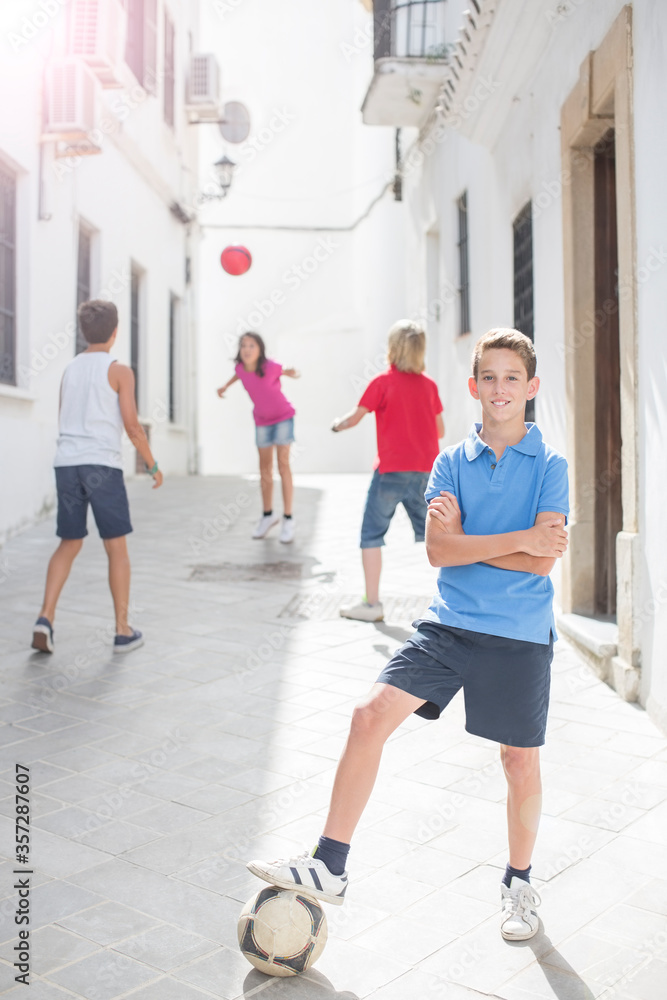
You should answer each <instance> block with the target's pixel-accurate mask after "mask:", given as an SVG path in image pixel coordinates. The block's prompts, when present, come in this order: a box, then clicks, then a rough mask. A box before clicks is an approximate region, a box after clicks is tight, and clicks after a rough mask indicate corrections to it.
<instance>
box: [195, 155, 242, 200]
mask: <svg viewBox="0 0 667 1000" xmlns="http://www.w3.org/2000/svg"><path fill="white" fill-rule="evenodd" d="M213 169H214V170H215V173H216V176H217V178H218V185H219V187H220V190H219V191H214V192H212V193H208V192H206V193H205V194H200V195H199V200H200V201H221V200H222V199H223V198H226V197H227V195H228V194H229V189H230V187H231V186H232V177H233V176H234V170H235V169H236V164H235V163H234V161H233V160H230V159H229V157H228V156H222V157H221V158H220V159H219V160H218V161H217V163H214V164H213Z"/></svg>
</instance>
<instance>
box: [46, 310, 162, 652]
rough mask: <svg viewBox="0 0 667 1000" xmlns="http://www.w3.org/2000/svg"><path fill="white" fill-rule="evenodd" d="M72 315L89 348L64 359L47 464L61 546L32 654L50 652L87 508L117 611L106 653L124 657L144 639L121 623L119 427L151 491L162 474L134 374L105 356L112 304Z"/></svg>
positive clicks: (123, 570) (123, 505) (126, 581)
mask: <svg viewBox="0 0 667 1000" xmlns="http://www.w3.org/2000/svg"><path fill="white" fill-rule="evenodd" d="M78 317H79V323H80V326H81V332H82V333H83V336H84V337H85V339H86V341H87V342H88V348H87V350H85V351H83V353H81V354H78V355H77V356H76V357H75V358H74V359H73V360H72V361H70V363H69V364H68V366H67V368H66V369H65V373H64V375H63V380H62V383H61V386H60V416H59V436H58V447H57V451H56V458H55V462H54V466H55V471H56V490H57V495H58V523H57V529H56V534H57V535H58V536H59V537H60V539H61V541H60V545H59V546H58V548H57V549H56V551H55V552H54V553H53V555H52V556H51V561H50V562H49V568H48V571H47V574H46V588H45V591H44V602H43V604H42V609H41V611H40V613H39V617H38V618H37V621H36V622H35V626H34V630H33V636H32V648H33V649H38V650H40V651H41V652H43V653H52V652H53V621H54V618H55V613H56V605H57V603H58V598H59V597H60V592H61V590H62V589H63V587H64V585H65V582H66V580H67V577H68V576H69V573H70V570H71V568H72V563H73V562H74V560H75V558H76V556H77V555H78V554H79V552H80V551H81V546H82V544H83V539H84V538H85V536H86V535H87V534H88V529H87V527H86V520H87V514H88V505H89V504H90V506H91V507H92V509H93V515H94V517H95V522H96V524H97V528H98V531H99V533H100V537H101V538H102V541H103V542H104V548H105V549H106V553H107V557H108V559H109V586H110V588H111V596H112V598H113V603H114V609H115V613H116V635H115V638H114V644H113V651H114V653H127V652H129V651H130V650H132V649H136V648H137V646H141V645H142V643H143V636H142V634H141V632H139V631H137V630H136V629H134V628H132V627H131V626H130V625H129V624H128V621H127V615H128V608H129V603H130V560H129V556H128V552H127V541H126V535H128V534H129V533H130V532H131V531H132V525H131V523H130V510H129V506H128V502H127V492H126V490H125V483H124V481H123V463H122V454H121V435H122V432H123V428H125V430H126V431H127V435H128V437H129V438H130V440H131V442H132V444H133V445H134V447H135V448H136V449H137V451H138V452H139V454H140V455H141V457H142V458H143V460H144V462H145V463H146V466H147V468H148V469H149V474H150V475H151V476H152V477H153V479H154V481H155V486H154V487H153V488H154V489H155V488H156V487H158V486H161V485H162V473H161V472H160V470H159V469H158V466H157V462H156V461H155V459H154V458H153V453H152V452H151V449H150V445H149V444H148V439H147V437H146V434H145V433H144V429H143V427H142V426H141V424H140V423H139V417H138V415H137V407H136V402H135V395H134V372H133V371H132V369H131V368H128V367H127V365H121V364H119V363H118V362H117V361H115V360H114V359H113V358H111V357H109V351H110V350H111V348H112V347H113V345H114V342H115V340H116V334H117V332H118V311H117V309H116V306H115V305H114V304H113V302H106V301H103V300H102V299H93V300H91V301H90V302H83V303H81V305H80V306H79V309H78Z"/></svg>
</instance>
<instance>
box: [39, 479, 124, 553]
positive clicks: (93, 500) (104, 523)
mask: <svg viewBox="0 0 667 1000" xmlns="http://www.w3.org/2000/svg"><path fill="white" fill-rule="evenodd" d="M56 491H57V493H58V525H57V528H56V534H57V535H58V537H59V538H67V539H74V538H85V537H86V535H87V534H88V528H87V527H86V520H87V518H88V504H90V506H91V507H92V508H93V515H94V517H95V523H96V525H97V530H98V531H99V533H100V538H119V537H120V536H121V535H129V533H130V532H131V531H132V524H131V523H130V506H129V504H128V502H127V492H126V490H125V483H124V482H123V470H122V469H112V468H111V467H110V466H108V465H61V466H58V467H57V468H56Z"/></svg>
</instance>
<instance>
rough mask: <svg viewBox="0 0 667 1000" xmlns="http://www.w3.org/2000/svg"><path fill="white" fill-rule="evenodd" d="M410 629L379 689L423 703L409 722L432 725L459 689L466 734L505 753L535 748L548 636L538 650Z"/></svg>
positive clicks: (540, 732) (446, 630) (540, 731)
mask: <svg viewBox="0 0 667 1000" xmlns="http://www.w3.org/2000/svg"><path fill="white" fill-rule="evenodd" d="M413 625H414V626H415V627H416V628H417V631H416V632H415V633H413V635H411V636H410V638H409V639H408V640H407V642H405V643H404V644H403V645H402V646H401V647H400V649H397V650H396V652H395V653H394V655H393V657H392V658H391V660H389V662H388V663H387V665H386V666H385V668H384V670H383V671H382V673H381V674H380V676H379V677H378V681H380V683H382V684H391V685H392V686H393V687H397V688H400V690H401V691H407V692H408V693H409V694H413V695H414V696H415V697H416V698H423V699H424V700H425V702H426V703H425V704H424V705H421V706H420V707H419V708H418V709H417V710H416V712H415V715H420V716H422V718H424V719H437V718H438V717H439V716H440V713H441V712H442V710H443V709H444V708H445V707H446V706H447V705H448V704H449V702H450V701H451V700H452V698H453V697H454V695H455V694H456V693H457V691H459V690H460V689H461V688H463V698H464V701H465V713H466V731H467V732H469V733H472V735H473V736H482V737H484V739H487V740H493V741H494V742H496V743H504V744H505V745H506V746H511V747H539V746H542V745H543V743H544V735H545V732H546V725H547V710H548V708H549V688H550V684H551V660H552V659H553V635H550V637H549V642H548V643H546V645H542V644H541V643H537V642H523V641H522V640H519V639H506V638H503V637H502V636H497V635H487V634H485V633H483V632H471V631H468V630H466V629H461V628H452V627H451V626H450V625H440V624H437V623H436V622H431V621H424V620H423V619H422V620H419V621H416V622H413Z"/></svg>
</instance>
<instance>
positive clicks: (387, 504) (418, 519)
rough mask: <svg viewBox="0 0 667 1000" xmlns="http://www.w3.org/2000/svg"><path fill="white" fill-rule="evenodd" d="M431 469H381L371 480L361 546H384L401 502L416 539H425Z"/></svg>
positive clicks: (363, 547) (368, 547) (371, 547)
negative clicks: (389, 470)
mask: <svg viewBox="0 0 667 1000" xmlns="http://www.w3.org/2000/svg"><path fill="white" fill-rule="evenodd" d="M428 477H429V473H428V472H378V470H377V469H376V470H375V472H374V473H373V478H372V479H371V485H370V486H369V488H368V496H367V497H366V506H365V508H364V519H363V521H362V524H361V548H362V549H377V548H380V546H382V545H384V536H385V535H386V534H387V530H388V528H389V525H390V524H391V519H392V517H393V516H394V514H395V513H396V508H397V507H398V505H399V503H402V504H403V506H404V507H405V509H406V511H407V512H408V517H409V518H410V521H411V522H412V530H413V531H414V533H415V541H416V542H423V541H424V532H425V529H426V512H427V510H428V504H427V503H426V500H425V499H424V493H425V491H426V486H427V484H428Z"/></svg>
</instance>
